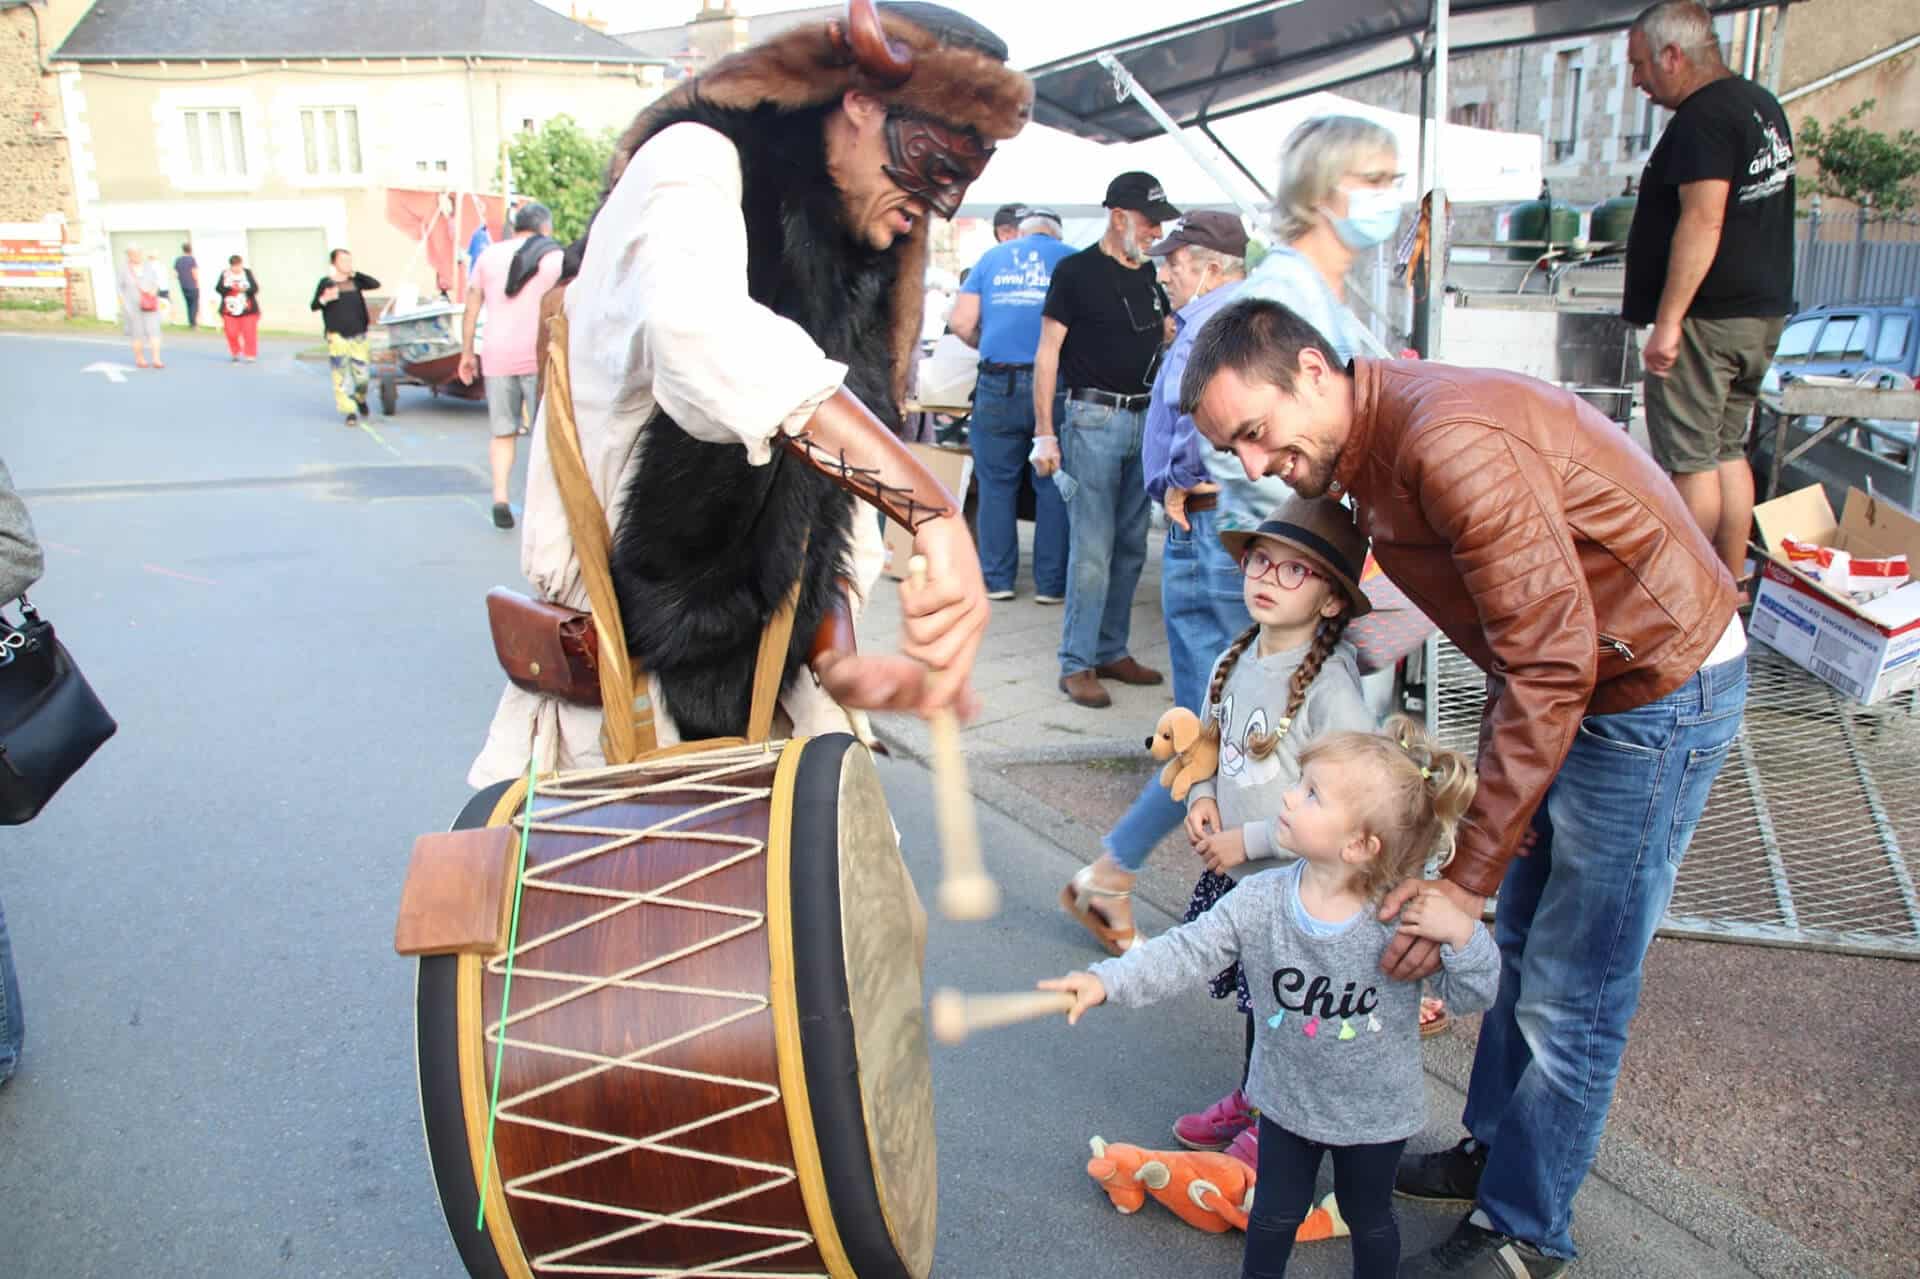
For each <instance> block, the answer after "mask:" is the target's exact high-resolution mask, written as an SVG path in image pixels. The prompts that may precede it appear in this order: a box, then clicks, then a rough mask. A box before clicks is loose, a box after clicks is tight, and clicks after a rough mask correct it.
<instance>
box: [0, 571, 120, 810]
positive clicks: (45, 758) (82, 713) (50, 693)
mask: <svg viewBox="0 0 1920 1279" xmlns="http://www.w3.org/2000/svg"><path fill="white" fill-rule="evenodd" d="M20 614H21V620H20V622H19V624H18V625H15V624H14V623H12V622H10V621H8V620H7V619H5V618H4V617H0V824H5V825H8V826H18V825H20V824H21V823H23V822H30V821H32V820H33V819H34V818H35V817H36V816H38V815H39V813H40V810H41V809H42V808H44V807H46V804H47V801H48V800H50V799H52V798H53V796H54V793H55V792H56V791H58V790H59V789H60V788H61V786H63V785H65V784H66V780H67V779H68V778H69V777H72V776H73V775H74V774H75V773H77V772H79V771H80V766H81V765H82V764H84V763H86V762H87V760H88V758H89V757H90V756H92V754H93V753H94V752H95V751H97V750H99V749H100V746H101V744H102V743H104V742H105V741H106V740H107V739H108V738H109V737H112V736H113V734H114V732H115V730H117V729H118V728H119V725H117V724H115V723H114V722H113V716H111V715H109V714H107V708H106V707H105V706H103V705H101V704H100V698H99V697H98V696H97V695H96V694H95V693H94V691H93V688H92V686H91V685H89V684H88V683H87V680H86V677H85V676H84V675H82V674H81V673H80V668H79V667H78V666H76V665H74V662H73V656H72V654H70V653H68V652H67V649H66V646H65V645H64V644H62V643H61V642H60V641H59V640H58V639H57V638H56V637H55V636H54V633H53V623H51V622H49V621H47V620H46V619H45V618H43V617H41V616H40V614H39V612H38V611H36V610H35V609H34V607H33V605H32V604H31V603H30V602H29V601H28V600H27V597H26V596H24V595H22V596H21V597H20Z"/></svg>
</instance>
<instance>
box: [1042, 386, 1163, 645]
mask: <svg viewBox="0 0 1920 1279" xmlns="http://www.w3.org/2000/svg"><path fill="white" fill-rule="evenodd" d="M1066 407H1067V411H1066V415H1065V417H1064V418H1063V419H1062V420H1061V422H1060V432H1059V433H1060V469H1061V470H1062V471H1064V472H1065V473H1066V474H1067V475H1069V476H1071V477H1072V478H1073V481H1074V488H1073V496H1072V497H1071V498H1069V499H1068V501H1067V522H1068V527H1069V530H1070V535H1069V539H1068V540H1069V542H1070V545H1071V549H1070V550H1069V551H1068V553H1067V616H1066V618H1065V620H1064V622H1063V623H1062V625H1061V633H1060V673H1061V674H1062V675H1072V674H1073V673H1074V672H1076V671H1084V670H1087V669H1089V668H1091V667H1094V666H1103V665H1105V664H1106V663H1108V662H1117V661H1119V660H1120V659H1121V658H1123V657H1125V656H1126V655H1127V633H1128V631H1129V630H1130V628H1131V625H1132V621H1133V592H1134V588H1135V587H1137V586H1139V585H1140V571H1141V570H1142V569H1144V568H1145V567H1146V566H1147V486H1146V479H1145V477H1144V475H1143V474H1142V472H1141V467H1140V440H1141V435H1142V432H1143V431H1144V429H1145V427H1146V422H1147V414H1146V410H1145V409H1144V408H1141V409H1116V408H1110V407H1109V406H1107V405H1105V404H1089V403H1087V402H1086V401H1084V400H1068V401H1067V406H1066Z"/></svg>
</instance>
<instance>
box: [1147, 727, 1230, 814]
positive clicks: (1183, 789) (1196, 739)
mask: <svg viewBox="0 0 1920 1279" xmlns="http://www.w3.org/2000/svg"><path fill="white" fill-rule="evenodd" d="M1147 751H1148V753H1149V754H1151V755H1152V756H1153V757H1154V758H1155V759H1164V760H1166V761H1167V766H1166V767H1165V768H1163V769H1161V770H1160V784H1161V785H1162V786H1164V787H1166V788H1167V789H1168V790H1170V791H1172V792H1173V798H1174V802H1175V803H1185V802H1186V798H1187V791H1188V790H1189V789H1190V788H1191V787H1192V786H1193V784H1194V783H1195V782H1200V781H1205V780H1206V779H1207V778H1209V777H1212V776H1213V774H1214V772H1215V770H1216V769H1218V768H1219V767H1220V742H1219V739H1217V738H1213V737H1207V736H1205V735H1203V734H1202V733H1201V732H1200V717H1199V716H1198V715H1195V714H1194V713H1193V712H1192V711H1190V710H1188V709H1187V708H1186V707H1184V706H1176V707H1174V708H1173V709H1172V710H1170V711H1168V712H1167V713H1166V714H1165V715H1162V716H1161V717H1160V723H1159V724H1158V725H1156V726H1155V727H1154V730H1153V736H1152V737H1149V738H1148V739H1147Z"/></svg>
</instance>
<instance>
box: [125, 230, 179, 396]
mask: <svg viewBox="0 0 1920 1279" xmlns="http://www.w3.org/2000/svg"><path fill="white" fill-rule="evenodd" d="M119 293H120V316H121V321H122V323H123V325H124V326H125V328H126V331H127V338H128V340H129V341H131V342H132V343H133V362H134V363H135V364H137V365H139V366H140V367H141V368H143V369H144V368H156V369H164V368H166V367H167V366H166V365H165V364H163V363H161V361H160V320H161V318H162V317H163V316H165V315H166V311H167V287H166V281H165V279H164V278H162V276H161V274H160V264H159V263H158V262H155V261H154V260H153V259H152V258H149V257H148V256H147V253H146V250H145V249H142V248H141V247H140V246H139V245H137V244H130V245H128V246H127V260H126V262H124V263H123V264H122V265H121V267H120V276H119ZM149 355H151V356H152V359H151V360H149V359H148V356H149Z"/></svg>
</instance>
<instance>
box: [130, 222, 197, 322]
mask: <svg viewBox="0 0 1920 1279" xmlns="http://www.w3.org/2000/svg"><path fill="white" fill-rule="evenodd" d="M186 242H187V233H186V232H185V231H115V232H113V233H111V234H110V235H108V236H107V244H108V246H109V247H111V248H112V250H113V278H114V279H115V280H118V279H119V278H120V268H121V267H123V266H125V265H126V264H127V250H128V249H130V248H132V247H133V246H135V245H138V246H139V247H141V248H142V249H145V250H146V251H147V256H148V257H150V258H156V259H158V260H159V262H160V278H161V279H162V280H164V281H166V288H167V291H168V292H169V293H172V294H175V295H176V296H175V297H174V299H173V311H172V313H171V314H170V315H168V316H167V323H169V324H185V323H186V322H187V313H186V310H185V309H184V304H183V303H182V301H181V299H180V297H179V296H178V294H179V292H180V286H179V284H178V283H176V282H175V280H174V278H173V260H174V259H175V258H177V257H179V256H180V246H181V245H183V244H185V243H186ZM205 275H206V268H205V267H202V268H201V276H202V278H205Z"/></svg>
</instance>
